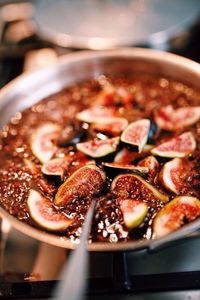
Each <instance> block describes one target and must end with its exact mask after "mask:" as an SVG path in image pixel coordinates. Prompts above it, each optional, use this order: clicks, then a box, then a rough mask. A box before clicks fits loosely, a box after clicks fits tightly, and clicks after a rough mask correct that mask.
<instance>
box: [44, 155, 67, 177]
mask: <svg viewBox="0 0 200 300" xmlns="http://www.w3.org/2000/svg"><path fill="white" fill-rule="evenodd" d="M71 162H72V158H70V156H69V157H56V158H53V159H51V160H49V161H48V162H46V163H45V164H44V165H43V166H42V168H41V171H42V173H44V174H45V175H52V176H60V177H63V175H64V172H65V171H66V170H67V168H68V167H69V165H70V163H71Z"/></svg>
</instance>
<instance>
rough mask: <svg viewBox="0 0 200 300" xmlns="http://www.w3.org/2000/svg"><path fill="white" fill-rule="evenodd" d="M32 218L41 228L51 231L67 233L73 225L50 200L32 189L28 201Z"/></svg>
mask: <svg viewBox="0 0 200 300" xmlns="http://www.w3.org/2000/svg"><path fill="white" fill-rule="evenodd" d="M27 205H28V209H29V213H30V215H31V218H32V219H33V220H34V221H35V223H36V224H38V225H39V226H40V227H42V228H44V229H46V230H49V231H65V230H66V229H67V227H69V225H70V224H71V223H72V219H69V218H67V217H66V216H65V215H64V214H63V213H62V212H59V211H57V210H56V209H55V208H54V207H53V205H52V203H51V201H50V200H48V199H47V198H45V197H43V196H42V195H41V194H40V193H39V192H38V191H36V190H33V189H31V190H30V191H29V196H28V200H27Z"/></svg>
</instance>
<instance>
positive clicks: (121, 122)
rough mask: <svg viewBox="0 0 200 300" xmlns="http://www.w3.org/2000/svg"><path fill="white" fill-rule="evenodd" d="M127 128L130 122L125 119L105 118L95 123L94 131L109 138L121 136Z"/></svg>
mask: <svg viewBox="0 0 200 300" xmlns="http://www.w3.org/2000/svg"><path fill="white" fill-rule="evenodd" d="M127 126H128V121H127V120H126V119H125V118H106V119H105V118H103V119H102V120H98V123H94V124H93V125H92V129H93V130H95V131H97V132H102V133H104V134H106V135H109V136H119V135H120V133H121V132H122V131H123V130H124V129H125V128H126V127H127Z"/></svg>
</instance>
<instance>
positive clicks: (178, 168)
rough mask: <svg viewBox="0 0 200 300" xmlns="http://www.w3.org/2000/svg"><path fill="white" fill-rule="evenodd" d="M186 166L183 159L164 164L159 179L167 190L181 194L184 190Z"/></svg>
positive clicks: (175, 159)
mask: <svg viewBox="0 0 200 300" xmlns="http://www.w3.org/2000/svg"><path fill="white" fill-rule="evenodd" d="M183 176H186V174H184V164H183V161H182V159H181V158H174V159H172V160H171V161H168V162H167V163H165V164H164V166H163V168H162V170H161V172H160V175H159V178H160V180H161V182H162V184H163V185H164V186H165V188H166V189H167V190H169V191H170V192H172V193H175V194H177V195H178V194H180V191H181V190H182V188H183Z"/></svg>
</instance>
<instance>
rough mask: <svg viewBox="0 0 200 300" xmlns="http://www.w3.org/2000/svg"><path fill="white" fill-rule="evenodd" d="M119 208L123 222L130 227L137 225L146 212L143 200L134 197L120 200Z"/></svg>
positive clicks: (146, 208) (146, 207)
mask: <svg viewBox="0 0 200 300" xmlns="http://www.w3.org/2000/svg"><path fill="white" fill-rule="evenodd" d="M120 209H121V211H122V213H123V219H124V224H125V225H126V227H128V228H131V229H132V228H135V227H137V226H139V225H140V224H141V223H142V221H143V220H144V218H145V217H146V215H147V212H148V206H147V204H146V203H145V202H142V201H137V200H134V199H124V200H121V201H120Z"/></svg>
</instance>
